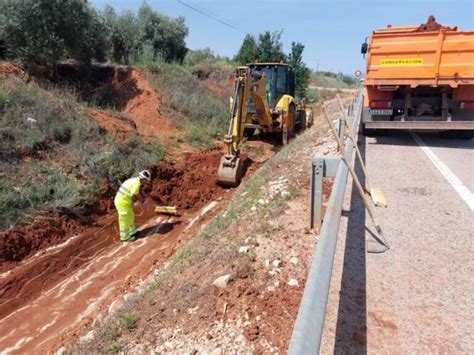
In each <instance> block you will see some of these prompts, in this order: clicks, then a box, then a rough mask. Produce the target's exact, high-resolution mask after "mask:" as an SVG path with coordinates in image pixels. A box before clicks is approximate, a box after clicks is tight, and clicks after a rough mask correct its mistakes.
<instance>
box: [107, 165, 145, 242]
mask: <svg viewBox="0 0 474 355" xmlns="http://www.w3.org/2000/svg"><path fill="white" fill-rule="evenodd" d="M142 183H145V184H148V183H151V174H150V172H149V171H148V170H143V171H142V172H140V174H138V177H133V178H130V179H128V180H126V181H125V182H124V183H123V184H122V185H121V186H120V189H119V190H118V192H117V194H116V195H115V199H114V204H115V208H116V209H117V212H118V223H119V231H120V240H121V241H122V242H131V241H133V240H135V239H136V238H135V237H134V234H135V233H136V232H137V230H136V228H135V214H134V213H133V205H134V203H135V202H136V201H137V200H139V199H140V187H141V185H142Z"/></svg>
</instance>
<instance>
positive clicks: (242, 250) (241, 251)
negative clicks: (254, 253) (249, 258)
mask: <svg viewBox="0 0 474 355" xmlns="http://www.w3.org/2000/svg"><path fill="white" fill-rule="evenodd" d="M249 251H250V247H249V246H247V245H244V246H241V247H240V248H239V254H245V253H248V252H249Z"/></svg>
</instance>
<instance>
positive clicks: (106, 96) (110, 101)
mask: <svg viewBox="0 0 474 355" xmlns="http://www.w3.org/2000/svg"><path fill="white" fill-rule="evenodd" d="M56 71H57V80H58V81H59V82H63V83H68V84H69V85H72V86H74V87H75V88H77V89H78V90H79V91H80V92H82V96H83V97H84V98H85V99H86V100H87V101H90V102H92V103H93V104H95V105H98V106H99V107H114V108H116V109H117V110H120V111H121V112H122V113H125V114H128V115H129V116H130V118H131V119H132V120H133V123H134V124H135V127H136V129H137V131H138V133H139V134H140V135H141V136H142V137H144V138H145V139H148V140H150V141H151V140H152V139H153V138H156V137H159V136H168V135H170V134H171V133H173V132H176V128H175V126H174V125H173V124H172V123H171V121H170V120H169V119H168V118H167V117H165V116H164V115H162V114H161V112H160V106H161V103H160V101H161V100H160V98H159V96H158V94H157V92H156V91H155V89H154V88H153V87H152V86H151V85H150V84H149V83H148V81H147V80H146V78H145V74H144V71H143V70H141V69H136V68H132V67H127V66H120V65H102V64H95V65H93V66H92V67H91V68H90V73H89V75H88V76H86V77H85V78H84V76H83V75H81V69H80V68H79V67H78V66H77V65H74V64H69V63H63V64H59V65H57V67H56ZM91 116H92V118H93V119H94V120H96V121H99V123H101V122H100V121H101V120H103V122H104V123H103V126H104V128H105V129H107V130H108V131H110V132H112V133H116V131H117V130H118V131H119V132H120V131H123V122H120V120H117V119H116V118H117V117H114V116H113V115H110V114H108V113H105V112H101V114H100V115H99V114H98V113H97V110H93V111H92V112H91ZM111 122H113V124H110V123H111Z"/></svg>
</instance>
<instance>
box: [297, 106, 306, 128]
mask: <svg viewBox="0 0 474 355" xmlns="http://www.w3.org/2000/svg"><path fill="white" fill-rule="evenodd" d="M298 115H299V116H300V117H299V123H298V124H297V125H296V131H297V132H301V131H304V130H305V129H306V112H305V111H304V110H298Z"/></svg>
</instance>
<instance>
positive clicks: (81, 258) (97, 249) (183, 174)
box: [0, 150, 231, 353]
mask: <svg viewBox="0 0 474 355" xmlns="http://www.w3.org/2000/svg"><path fill="white" fill-rule="evenodd" d="M220 156H221V153H220V151H219V150H208V151H203V152H194V153H188V154H186V155H184V156H182V157H180V159H179V161H178V162H176V163H174V164H169V163H160V164H158V165H153V166H149V169H151V170H152V172H153V175H154V176H155V177H156V178H155V180H154V183H153V186H152V188H151V191H148V196H149V198H148V199H147V202H146V203H145V204H143V205H142V206H139V208H137V209H136V220H137V225H138V226H140V225H143V224H145V223H146V226H147V228H146V230H147V231H148V232H147V233H146V234H147V236H146V237H145V238H143V239H138V240H137V241H136V242H134V243H129V244H121V242H120V241H119V238H118V228H117V222H116V215H115V212H114V211H113V209H111V200H112V199H113V196H112V197H110V198H109V201H106V202H107V203H106V202H104V201H103V200H102V201H101V203H100V205H101V208H99V210H101V211H102V213H103V215H99V214H90V215H86V216H84V217H85V218H90V219H92V225H84V224H81V222H80V221H78V220H73V219H71V218H66V217H65V216H53V220H54V221H55V222H54V223H51V224H49V225H48V223H46V222H42V223H43V224H42V227H43V229H41V230H37V229H35V228H34V227H32V226H27V227H24V228H23V229H20V230H16V231H14V232H6V233H5V232H4V233H2V235H1V239H2V241H3V242H2V249H1V252H2V258H3V260H2V273H1V274H0V334H1V335H0V349H7V350H9V351H13V352H23V353H24V352H25V351H39V350H41V351H44V350H46V351H52V350H54V349H55V348H57V347H59V346H60V345H61V344H62V342H67V339H68V337H73V336H74V335H76V334H77V332H78V330H80V328H81V326H84V325H85V324H87V323H90V322H91V321H92V319H93V317H94V315H97V314H99V313H100V312H101V311H104V310H105V309H106V307H108V306H109V304H110V302H111V301H112V300H113V299H114V298H116V297H118V296H119V295H120V294H121V293H123V292H126V290H127V289H128V288H130V287H131V286H133V285H134V284H136V282H138V280H139V279H140V278H143V277H145V276H146V275H148V273H149V272H150V271H151V270H152V268H153V266H154V265H156V264H160V263H163V262H164V261H166V260H167V259H168V258H169V257H170V256H171V255H172V254H173V253H174V251H175V250H176V249H177V248H178V247H179V246H180V245H181V244H182V243H183V242H184V241H185V240H186V239H187V238H188V239H189V238H190V237H191V236H192V234H193V233H195V232H196V231H197V230H198V228H199V224H200V223H197V224H196V225H194V226H193V228H189V227H190V225H189V221H191V220H192V219H193V218H195V217H196V216H197V215H198V214H199V211H200V210H202V209H203V208H204V207H205V206H206V205H208V204H209V203H210V202H212V201H217V200H219V201H220V202H219V203H218V204H217V207H215V208H214V211H213V212H212V213H209V214H208V216H207V218H210V217H211V216H212V215H213V214H214V213H217V211H218V210H219V209H220V208H222V207H223V205H224V203H225V200H226V198H223V197H225V196H229V195H230V194H228V193H226V192H230V191H231V190H226V189H223V188H222V187H220V186H219V185H218V184H217V183H216V169H217V166H218V164H219V160H220ZM156 204H165V205H175V206H177V207H178V209H179V212H180V214H181V216H180V217H178V218H173V219H171V220H169V219H168V220H166V219H164V217H163V218H161V217H157V216H156V215H155V213H154V206H155V205H156ZM204 220H206V218H204V219H203V220H201V223H202V222H203V221H204ZM89 222H90V221H89ZM49 227H50V229H48V228H49ZM48 235H49V236H50V238H49V239H48V240H47V241H46V242H45V241H44V240H43V241H38V240H37V239H38V238H43V239H44V237H47V236H48ZM58 243H59V244H58ZM25 245H28V246H29V247H26V248H25ZM15 248H16V249H15ZM26 250H28V251H29V252H26ZM33 251H36V253H35V254H33ZM22 255H23V257H21V256H22ZM12 256H13V257H12ZM7 258H9V259H8V260H5V259H7ZM25 319H28V322H25ZM58 334H61V335H60V336H58Z"/></svg>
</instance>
